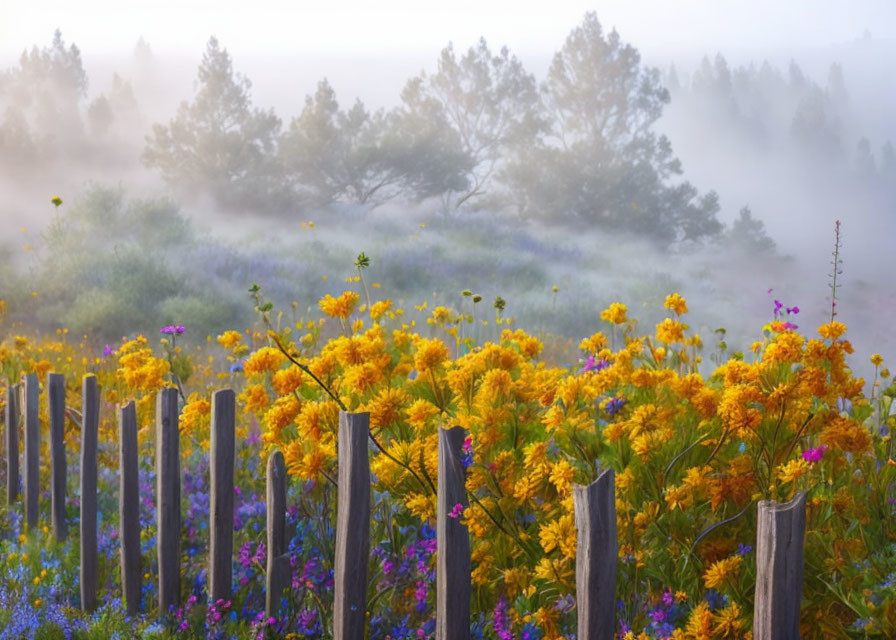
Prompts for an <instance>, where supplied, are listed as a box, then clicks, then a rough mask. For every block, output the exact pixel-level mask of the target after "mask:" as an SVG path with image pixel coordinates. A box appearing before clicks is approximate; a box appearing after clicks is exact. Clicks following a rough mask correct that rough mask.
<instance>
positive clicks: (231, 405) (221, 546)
mask: <svg viewBox="0 0 896 640" xmlns="http://www.w3.org/2000/svg"><path fill="white" fill-rule="evenodd" d="M235 428H236V396H235V395H234V393H233V391H232V390H231V389H222V390H220V391H215V392H214V393H213V394H212V433H211V446H210V448H209V459H210V461H211V462H210V467H211V468H210V474H211V481H210V483H209V487H210V488H211V489H210V490H211V495H210V498H209V518H210V519H211V522H210V523H209V536H210V538H209V563H210V566H209V593H210V594H211V599H212V601H213V602H217V601H218V600H220V599H223V600H230V597H231V592H232V585H231V582H232V580H233V475H234V466H233V465H234V446H235V442H234V439H235Z"/></svg>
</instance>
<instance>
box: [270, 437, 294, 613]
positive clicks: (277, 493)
mask: <svg viewBox="0 0 896 640" xmlns="http://www.w3.org/2000/svg"><path fill="white" fill-rule="evenodd" d="M267 473H268V475H267V502H266V512H267V520H268V564H267V577H266V585H265V608H264V610H265V615H266V617H268V618H279V613H280V600H281V599H282V597H283V590H284V589H286V588H287V587H288V586H289V577H290V576H289V573H290V568H291V567H290V565H289V554H288V553H287V552H286V464H285V462H284V461H283V454H282V453H280V451H279V450H275V451H273V452H272V453H271V455H270V456H268V472H267Z"/></svg>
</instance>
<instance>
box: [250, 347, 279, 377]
mask: <svg viewBox="0 0 896 640" xmlns="http://www.w3.org/2000/svg"><path fill="white" fill-rule="evenodd" d="M285 359H286V358H285V356H284V355H283V354H282V353H280V350H279V349H275V348H274V347H262V348H261V349H259V350H258V351H256V352H255V353H253V354H252V355H251V356H249V359H248V360H246V363H245V364H244V365H243V373H245V375H246V377H249V376H252V375H255V374H257V373H267V372H273V371H276V370H277V369H279V368H280V365H281V364H283V362H284V360H285Z"/></svg>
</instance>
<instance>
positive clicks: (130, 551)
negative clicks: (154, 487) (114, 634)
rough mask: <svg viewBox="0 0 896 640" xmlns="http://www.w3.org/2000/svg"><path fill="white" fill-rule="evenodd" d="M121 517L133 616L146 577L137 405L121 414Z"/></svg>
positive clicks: (124, 576) (124, 578) (126, 591)
mask: <svg viewBox="0 0 896 640" xmlns="http://www.w3.org/2000/svg"><path fill="white" fill-rule="evenodd" d="M118 429H119V440H118V442H119V449H118V452H119V475H120V485H119V492H118V517H119V525H120V531H121V533H120V536H121V585H122V593H123V596H124V603H125V609H126V611H127V613H128V615H129V616H133V615H136V614H137V613H138V612H139V611H140V591H141V589H142V587H143V573H142V567H141V557H140V477H139V474H138V471H139V469H138V466H137V464H138V460H137V446H138V445H137V407H136V405H135V404H134V402H133V401H131V402H129V403H127V404H126V405H125V406H123V407H121V410H120V411H119V414H118Z"/></svg>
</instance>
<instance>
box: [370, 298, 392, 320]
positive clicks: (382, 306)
mask: <svg viewBox="0 0 896 640" xmlns="http://www.w3.org/2000/svg"><path fill="white" fill-rule="evenodd" d="M391 308H392V301H391V300H380V301H379V302H374V303H373V304H372V305H370V317H371V318H373V319H374V320H378V319H379V318H380V317H381V316H382V315H383V314H384V313H386V312H387V311H388V310H389V309H391Z"/></svg>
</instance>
